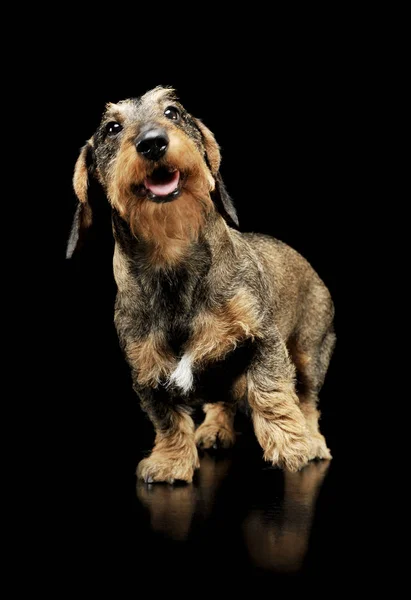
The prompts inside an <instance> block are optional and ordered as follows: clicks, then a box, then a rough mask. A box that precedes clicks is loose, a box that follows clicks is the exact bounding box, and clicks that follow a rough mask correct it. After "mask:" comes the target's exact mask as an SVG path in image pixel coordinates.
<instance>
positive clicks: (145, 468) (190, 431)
mask: <svg viewBox="0 0 411 600" xmlns="http://www.w3.org/2000/svg"><path fill="white" fill-rule="evenodd" d="M199 466H200V462H199V460H198V454H197V448H196V446H195V443H194V423H193V420H192V418H191V417H190V415H188V414H187V413H185V412H183V411H173V413H172V415H171V423H170V425H169V428H168V429H167V431H166V432H162V431H159V430H157V428H156V439H155V445H154V448H153V452H152V453H151V455H150V456H149V457H148V458H145V459H144V460H142V461H141V462H140V463H139V465H138V468H137V477H138V478H139V479H144V480H145V481H148V482H151V481H152V482H154V481H168V482H169V483H173V482H174V481H175V480H183V481H187V482H191V481H192V480H193V474H194V470H195V469H198V467H199Z"/></svg>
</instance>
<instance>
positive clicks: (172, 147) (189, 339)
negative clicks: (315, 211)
mask: <svg viewBox="0 0 411 600" xmlns="http://www.w3.org/2000/svg"><path fill="white" fill-rule="evenodd" d="M220 160H221V156H220V148H219V146H218V144H217V142H216V140H215V138H214V135H213V134H212V133H211V131H210V130H209V129H208V128H207V127H206V126H205V125H204V124H203V123H202V122H201V121H200V120H199V119H196V118H194V117H192V116H191V115H190V114H189V113H188V112H187V111H186V110H185V109H184V107H183V106H182V105H181V104H180V102H179V101H178V99H177V97H176V95H175V92H174V90H173V89H171V88H164V87H157V88H155V89H153V90H151V91H149V92H147V93H146V94H144V95H143V96H141V97H139V98H133V99H128V100H124V101H121V102H119V103H118V104H108V105H107V107H106V110H105V113H104V115H103V118H102V121H101V124H100V126H99V127H98V129H97V131H96V132H95V134H94V135H93V136H92V137H91V138H90V139H89V140H88V142H87V143H86V145H85V146H84V147H83V148H82V150H81V153H80V156H79V158H78V160H77V162H76V166H75V171H74V178H73V185H74V190H75V193H76V195H77V198H78V200H79V202H78V207H77V210H76V214H75V217H74V222H73V226H72V230H71V234H70V238H69V241H68V249H67V256H68V257H71V256H72V255H73V253H74V252H75V251H76V250H77V249H78V247H79V246H80V244H81V243H82V240H84V239H85V236H86V235H87V232H88V231H89V230H90V229H91V227H92V222H93V208H92V204H91V202H90V198H89V197H88V195H89V184H90V182H91V180H93V181H96V182H98V186H100V188H101V189H102V190H103V192H104V195H105V197H106V198H107V200H108V202H109V203H110V205H111V212H112V228H113V235H114V241H115V246H114V248H115V249H114V258H113V268H114V278H115V281H116V284H117V297H116V303H115V317H114V321H115V326H116V329H117V333H118V337H119V341H120V345H121V347H122V349H123V351H124V354H125V357H126V359H127V361H128V363H129V365H130V367H131V372H132V379H133V388H134V390H135V391H136V392H137V394H138V396H139V398H140V401H141V406H142V408H143V410H144V411H145V412H146V413H147V415H148V417H149V418H150V420H151V422H152V423H153V425H154V428H155V433H156V437H155V444H154V448H153V450H152V452H151V454H150V455H149V456H148V457H147V458H144V459H143V460H141V462H140V463H139V465H138V467H137V477H138V478H139V479H142V480H144V481H145V482H148V483H154V482H169V483H173V482H175V481H184V482H191V481H192V479H193V474H194V472H195V470H196V469H197V468H198V467H199V458H198V450H197V447H202V448H203V449H210V448H213V447H222V448H228V447H230V446H232V445H233V444H234V442H235V437H236V435H235V430H234V416H235V412H236V408H237V407H238V406H246V407H247V408H248V411H249V413H250V415H251V419H252V423H253V427H254V432H255V435H256V438H257V440H258V442H259V444H260V445H261V447H262V449H263V455H264V459H265V460H266V461H268V462H270V463H271V464H272V465H277V466H278V467H280V468H284V469H287V470H289V471H298V470H300V469H302V468H303V467H304V466H305V465H307V463H308V462H309V461H310V460H313V459H330V458H331V454H330V450H329V449H328V447H327V444H326V441H325V438H324V437H323V435H322V434H321V433H320V430H319V425H318V420H319V416H320V413H319V410H318V393H319V391H320V388H321V386H322V384H323V382H324V378H325V375H326V372H327V369H328V365H329V361H330V358H331V355H332V352H333V348H334V345H335V339H336V338H335V333H334V328H333V318H334V307H333V302H332V299H331V296H330V293H329V291H328V290H327V288H326V286H325V285H324V283H323V282H322V281H321V279H320V278H319V276H318V275H317V274H316V272H315V271H314V270H313V268H312V267H311V266H310V265H309V264H308V262H307V261H306V260H305V259H304V258H303V257H302V256H301V255H299V254H298V253H297V252H296V251H295V250H293V249H292V248H290V247H289V246H287V245H286V244H284V243H282V242H281V241H278V240H276V239H274V238H272V237H269V236H266V235H261V234H256V233H241V232H240V231H239V225H238V218H237V213H236V210H235V207H234V204H233V201H232V200H231V198H230V196H229V194H228V193H227V191H226V189H225V186H224V183H223V180H222V178H221V175H220V172H219V169H220ZM90 189H91V188H90ZM199 404H200V405H202V406H203V411H204V413H205V419H204V421H203V423H202V424H200V425H199V427H198V428H197V429H196V428H195V424H194V420H193V417H192V413H193V409H194V407H196V406H198V405H199Z"/></svg>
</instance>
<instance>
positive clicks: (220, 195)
mask: <svg viewBox="0 0 411 600" xmlns="http://www.w3.org/2000/svg"><path fill="white" fill-rule="evenodd" d="M196 123H197V127H198V129H199V130H200V133H201V137H202V138H203V144H204V148H205V151H206V162H207V165H208V168H209V169H210V171H211V174H212V176H213V177H214V181H215V189H214V190H213V192H212V198H213V201H214V204H215V205H216V206H217V208H218V210H219V212H220V213H221V214H222V215H223V217H224V218H225V220H226V221H227V222H228V223H229V224H230V225H235V226H236V227H238V226H239V223H238V216H237V211H236V209H235V207H234V203H233V201H232V199H231V198H230V196H229V194H228V192H227V190H226V189H225V185H224V182H223V179H222V177H221V175H220V163H221V154H220V148H219V145H218V144H217V142H216V139H215V137H214V135H213V134H212V133H211V131H210V130H209V129H208V127H206V126H205V125H204V123H202V122H201V121H200V120H199V119H196Z"/></svg>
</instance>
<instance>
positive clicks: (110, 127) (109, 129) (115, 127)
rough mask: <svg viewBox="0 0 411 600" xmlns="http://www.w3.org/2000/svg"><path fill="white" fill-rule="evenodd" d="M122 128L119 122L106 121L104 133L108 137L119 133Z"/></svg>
mask: <svg viewBox="0 0 411 600" xmlns="http://www.w3.org/2000/svg"><path fill="white" fill-rule="evenodd" d="M122 129H123V128H122V126H121V125H120V123H116V122H115V121H111V122H110V123H107V125H106V133H107V135H108V136H110V137H113V136H115V135H117V134H118V133H120V131H121V130H122Z"/></svg>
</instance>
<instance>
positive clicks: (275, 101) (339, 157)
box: [40, 43, 358, 589]
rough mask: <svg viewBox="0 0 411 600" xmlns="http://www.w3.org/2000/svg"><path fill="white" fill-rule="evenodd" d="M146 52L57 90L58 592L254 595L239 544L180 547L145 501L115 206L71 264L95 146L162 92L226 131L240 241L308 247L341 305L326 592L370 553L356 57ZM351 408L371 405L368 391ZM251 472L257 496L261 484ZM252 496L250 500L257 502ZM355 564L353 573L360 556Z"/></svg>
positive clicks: (331, 389)
mask: <svg viewBox="0 0 411 600" xmlns="http://www.w3.org/2000/svg"><path fill="white" fill-rule="evenodd" d="M116 51H117V52H118V53H119V50H118V49H117V50H116ZM119 54H120V56H121V53H119ZM136 56H137V58H136V61H135V62H134V61H133V60H132V59H131V58H130V55H128V60H127V61H126V62H125V63H122V61H121V60H119V57H118V56H117V58H116V60H114V61H113V60H112V61H111V62H110V63H109V65H101V61H100V59H97V57H96V56H95V55H94V54H93V53H92V54H91V55H90V53H89V52H88V53H87V54H86V56H85V57H82V58H79V60H74V59H68V60H67V61H62V64H61V65H60V68H59V69H58V71H56V72H54V73H53V79H52V81H50V79H49V76H50V73H51V72H50V71H48V73H47V79H48V80H47V82H45V85H47V88H45V89H48V90H51V89H52V91H53V97H54V99H55V102H53V105H52V106H51V107H49V113H48V114H49V116H50V121H51V124H52V132H51V134H52V135H51V136H50V139H53V140H57V141H58V144H57V148H56V147H55V146H54V145H53V144H50V147H49V154H48V157H47V160H48V164H49V165H50V178H49V184H50V185H49V186H48V188H47V196H50V201H52V202H53V207H54V208H53V218H52V225H51V227H50V230H49V234H50V236H49V238H48V239H49V240H52V244H53V248H54V250H53V256H52V261H53V274H54V275H53V281H55V283H56V286H55V288H53V293H52V296H51V300H50V305H49V307H48V309H49V310H48V317H47V318H48V320H49V322H50V324H51V328H50V329H51V339H50V347H51V349H52V352H51V354H52V356H51V357H50V364H52V365H53V368H52V369H50V383H51V386H50V387H51V397H50V402H48V403H47V419H49V420H50V419H51V421H52V423H53V425H52V427H51V428H50V429H49V430H48V432H47V436H46V438H45V440H44V441H43V440H41V441H40V444H41V443H44V453H45V454H46V455H47V461H48V464H50V471H51V472H52V473H53V477H52V492H51V495H50V498H49V506H48V508H49V510H50V514H51V515H52V519H53V523H54V524H55V527H53V532H52V538H51V539H52V542H51V544H52V548H54V549H55V553H54V556H53V558H52V564H53V569H54V570H55V573H56V577H57V580H60V581H61V580H62V579H65V578H67V576H68V574H70V580H71V584H72V585H73V586H74V587H75V586H76V585H77V583H76V582H77V581H79V580H80V579H83V578H85V579H84V581H86V582H87V583H86V585H87V586H90V589H95V586H98V587H99V588H100V587H102V588H104V587H105V585H109V583H110V584H112V585H114V589H117V588H116V586H117V585H120V583H119V582H121V584H122V585H123V584H124V582H133V581H135V582H137V581H140V582H143V583H144V585H148V586H155V585H158V586H160V587H162V586H165V588H167V586H168V585H169V586H170V588H173V587H176V588H179V587H181V586H182V585H184V584H183V579H184V578H187V580H188V579H189V578H190V577H191V576H192V577H193V578H194V579H193V581H194V582H197V583H198V582H199V581H201V580H202V577H203V576H204V572H207V573H208V574H209V575H208V577H209V578H210V577H211V575H210V569H212V568H216V569H217V571H218V572H219V573H220V574H221V573H225V572H226V571H227V572H230V573H232V575H231V576H230V577H232V578H233V581H236V582H239V583H240V584H241V582H242V581H243V579H244V580H245V579H247V578H249V576H251V577H252V578H253V577H254V575H255V573H254V572H253V570H252V569H251V567H250V566H249V565H248V563H247V561H246V559H245V558H244V556H243V555H242V554H241V550H238V548H237V545H236V542H235V541H231V542H230V543H228V546H229V548H228V550H227V553H224V552H223V551H222V549H221V548H215V547H213V541H212V540H210V539H209V538H207V541H206V542H204V540H202V541H201V542H195V541H194V542H193V543H192V545H190V546H189V547H188V550H187V549H184V548H183V549H182V547H181V546H179V547H178V549H177V550H176V548H175V546H173V545H171V544H168V543H167V541H164V540H162V542H161V544H159V542H158V539H157V538H155V537H153V536H152V534H151V532H150V530H149V525H148V518H147V514H146V513H145V512H144V510H143V509H142V507H141V506H140V505H138V503H137V501H136V498H135V489H134V488H135V477H134V473H135V467H136V464H137V462H138V460H139V459H140V458H141V457H142V452H143V451H145V450H147V449H148V448H150V445H151V443H152V439H153V435H152V429H151V425H150V424H149V423H148V421H146V419H145V417H144V416H143V415H142V414H141V412H140V410H139V407H138V401H137V399H136V397H135V396H134V394H133V392H132V390H131V382H130V376H129V372H128V367H127V366H126V364H125V362H124V360H123V358H122V356H121V353H120V351H119V348H118V343H117V338H116V334H115V331H114V327H113V324H112V316H113V302H114V295H115V288H114V284H113V278H112V264H111V260H112V242H111V230H110V222H109V219H107V213H106V212H105V211H104V209H103V208H102V210H101V215H100V216H99V218H98V222H97V226H96V228H95V231H94V232H93V243H92V244H90V246H87V247H86V248H85V249H84V251H83V252H82V253H81V255H80V256H79V257H77V258H76V259H75V260H73V261H66V260H65V258H64V256H65V245H66V240H67V237H68V234H69V230H70V225H71V219H72V216H73V213H74V209H75V206H76V199H75V197H74V193H73V191H72V187H71V178H72V173H73V168H74V163H75V160H76V158H77V156H78V152H79V149H80V147H81V146H82V145H83V143H84V142H85V140H86V139H88V138H89V137H90V136H91V135H92V134H93V132H94V130H95V128H96V127H97V125H98V123H99V119H100V116H101V113H102V111H103V109H104V105H105V103H106V102H109V101H110V102H116V101H118V100H121V99H124V98H126V97H130V96H138V95H140V94H142V93H144V92H145V91H147V90H148V89H151V88H152V87H154V86H156V85H159V84H161V85H171V86H173V87H175V89H176V90H177V93H178V95H179V97H180V99H181V102H182V104H183V105H184V106H185V107H186V108H187V110H188V111H189V112H191V113H192V114H193V115H194V116H196V117H200V118H201V119H202V120H203V121H204V123H205V124H206V125H207V126H208V127H209V128H210V129H211V130H212V131H213V132H214V134H215V136H216V139H217V141H218V142H219V144H220V146H221V149H222V157H223V160H222V166H221V173H222V177H223V179H224V181H225V184H226V187H227V189H228V191H229V192H230V194H231V196H232V198H233V199H234V202H235V205H236V207H237V211H238V216H239V221H240V229H241V230H243V231H259V232H264V233H268V234H271V235H273V236H275V237H278V238H279V239H281V240H283V241H285V242H287V243H288V244H290V245H291V246H293V247H294V248H295V249H297V250H298V251H299V252H300V253H301V254H303V255H304V256H305V257H306V258H307V259H308V260H309V262H310V263H311V264H312V265H313V267H314V268H315V270H316V271H317V272H318V274H319V275H320V277H321V278H322V279H323V281H324V282H325V283H326V285H327V286H328V288H329V289H330V291H331V294H332V296H333V298H334V302H335V305H336V332H337V339H338V342H337V349H336V352H335V355H334V358H333V361H332V364H331V367H330V371H329V374H328V376H327V381H326V384H325V388H324V391H323V395H322V397H323V406H322V413H323V425H322V429H323V430H324V432H325V433H326V436H327V440H328V442H329V445H330V447H331V448H332V451H333V455H334V461H333V470H332V471H331V472H330V474H329V475H328V477H327V480H326V484H324V487H323V494H322V496H321V497H320V499H319V509H318V510H320V511H321V518H320V519H318V522H316V526H315V529H314V534H313V537H312V541H311V543H310V552H309V555H308V558H307V561H306V565H305V571H304V574H305V575H307V576H313V577H316V578H318V580H320V579H321V578H323V579H324V581H325V579H326V578H327V577H328V576H329V575H330V574H333V573H334V572H338V575H339V576H340V577H343V574H344V572H345V569H346V563H345V559H344V552H345V550H344V548H347V544H348V546H349V548H350V552H351V553H352V555H353V554H354V551H355V544H353V542H352V540H351V539H350V535H351V534H352V529H353V527H354V525H353V524H352V523H351V521H348V505H347V503H346V490H347V488H346V485H347V481H348V479H347V476H348V475H349V476H350V477H351V478H355V477H356V476H357V475H358V473H355V472H354V473H352V472H351V471H350V468H349V467H350V464H349V457H350V456H351V457H352V455H353V454H355V451H354V449H353V448H350V447H347V443H346V439H347V435H348V436H349V437H351V439H352V436H353V435H354V432H353V430H354V423H352V422H351V421H350V424H349V429H348V433H347V425H346V418H347V408H346V402H347V383H346V378H345V373H346V370H347V369H348V368H349V364H350V362H349V361H350V358H349V354H348V353H347V352H345V349H346V348H347V344H348V342H347V336H348V335H349V334H348V325H349V304H350V297H349V296H350V294H348V293H347V291H346V290H347V288H346V282H347V277H346V275H345V269H344V268H343V266H344V265H345V266H347V264H348V265H349V264H350V261H351V258H350V257H351V252H350V249H349V248H348V249H347V234H348V237H349V236H350V235H351V231H350V230H349V229H348V230H347V215H348V214H350V212H351V211H352V210H353V208H355V206H356V202H357V201H358V196H356V195H355V194H354V195H353V194H350V193H349V192H350V187H351V185H352V183H351V182H352V171H353V170H354V169H355V165H354V164H353V160H352V141H351V139H350V131H351V128H352V119H353V108H352V102H353V100H352V98H353V89H354V87H355V84H354V82H353V81H350V80H349V78H348V79H347V65H346V64H345V62H344V60H343V58H342V56H341V53H340V51H339V50H336V49H332V50H331V48H329V52H325V51H324V48H321V47H317V44H315V43H313V45H312V47H310V46H308V47H306V46H305V45H304V44H303V43H302V44H301V45H300V46H298V48H297V49H296V48H294V47H293V45H292V44H291V45H290V46H289V47H288V48H287V50H285V49H284V48H283V49H282V52H281V53H280V54H279V55H278V56H277V57H276V58H275V59H274V57H272V59H271V58H267V57H265V58H264V62H263V63H262V62H261V59H262V56H260V54H259V53H258V52H255V53H254V54H252V55H248V53H247V52H246V51H244V50H243V54H241V56H240V55H239V54H238V53H237V52H236V51H235V49H233V51H232V56H231V52H230V50H229V49H226V51H225V55H224V56H225V60H224V61H221V57H219V59H217V58H214V57H211V56H209V57H207V56H206V57H205V59H204V60H203V61H202V62H201V63H200V62H196V57H195V56H194V59H193V60H194V64H193V66H188V64H184V60H183V55H182V54H180V53H179V54H178V55H177V56H176V55H175V54H170V55H169V56H168V58H167V60H165V61H163V62H162V61H151V62H150V61H149V60H144V61H141V60H138V58H139V57H140V56H141V54H139V52H138V49H137V48H136ZM93 57H94V58H93ZM100 58H101V57H100ZM83 59H84V60H83ZM216 61H218V62H216ZM164 63H165V64H164ZM348 82H349V83H348ZM48 243H49V242H48ZM47 260H50V253H49V252H48V253H47ZM54 261H56V263H57V266H56V265H55V264H54ZM343 277H344V280H343ZM349 402H350V404H352V402H355V398H353V397H352V395H351V397H350V399H349ZM50 448H53V451H52V452H50ZM248 476H249V477H250V481H251V483H250V485H253V476H252V474H251V475H247V477H248ZM247 477H245V490H247ZM242 493H243V494H245V497H247V491H244V490H243V491H242ZM230 502H231V504H232V507H233V509H232V510H233V511H234V513H235V511H236V510H241V509H240V508H237V509H236V508H235V507H236V506H237V502H238V499H237V498H236V497H235V496H234V492H233V497H232V498H231V499H230ZM231 504H230V506H231ZM230 511H231V509H228V513H227V514H228V515H229V514H230ZM227 518H228V521H229V522H230V516H228V517H227ZM232 528H233V536H234V538H233V539H235V535H237V534H236V532H235V530H234V525H233V526H232ZM229 535H230V534H229V529H228V533H227V536H229ZM219 543H220V542H219ZM203 544H204V545H203ZM349 563H350V566H349V569H350V572H351V573H352V572H353V569H354V563H353V559H352V558H351V559H350V561H349ZM201 565H204V570H205V571H203V569H202V567H201ZM238 565H241V568H240V569H239V568H238ZM183 574H184V575H183ZM278 577H279V576H278V575H270V576H269V579H270V581H271V578H274V579H278ZM261 578H262V579H263V580H265V575H264V576H263V575H261V574H260V579H261ZM297 579H298V577H297ZM190 581H191V579H190ZM208 583H210V581H209V582H208ZM137 585H138V584H137V583H136V586H137ZM227 585H228V581H227ZM327 585H328V584H325V583H324V589H328V588H327Z"/></svg>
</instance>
